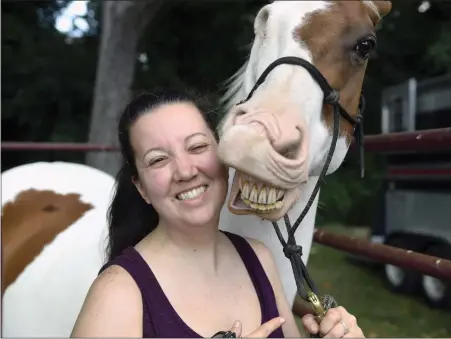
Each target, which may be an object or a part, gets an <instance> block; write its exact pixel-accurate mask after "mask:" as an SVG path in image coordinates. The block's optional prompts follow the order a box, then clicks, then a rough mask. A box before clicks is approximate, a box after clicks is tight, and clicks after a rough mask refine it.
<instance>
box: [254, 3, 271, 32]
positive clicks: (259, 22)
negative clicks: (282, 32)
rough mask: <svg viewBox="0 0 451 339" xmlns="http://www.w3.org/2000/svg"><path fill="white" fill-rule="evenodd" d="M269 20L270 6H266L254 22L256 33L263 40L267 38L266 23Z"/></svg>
mask: <svg viewBox="0 0 451 339" xmlns="http://www.w3.org/2000/svg"><path fill="white" fill-rule="evenodd" d="M268 18H269V5H266V6H264V7H263V8H262V9H260V10H259V11H258V13H257V16H256V17H255V20H254V33H255V35H258V36H259V37H260V38H261V39H264V38H265V36H266V23H267V21H268Z"/></svg>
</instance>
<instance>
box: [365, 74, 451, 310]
mask: <svg viewBox="0 0 451 339" xmlns="http://www.w3.org/2000/svg"><path fill="white" fill-rule="evenodd" d="M445 127H451V74H449V75H445V76H440V77H437V78H432V79H427V80H424V81H419V82H417V81H416V80H415V79H409V80H408V81H406V82H405V83H401V84H399V85H397V86H393V87H389V88H387V89H385V90H384V91H383V95H382V133H383V134H386V133H396V132H415V131H417V132H418V131H421V130H427V129H435V128H445ZM419 137H421V135H419ZM385 159H386V175H385V182H384V185H383V187H382V190H381V195H380V205H379V207H380V210H378V211H377V212H376V213H375V214H376V217H375V218H374V220H373V225H372V241H374V242H379V243H385V244H387V245H391V246H396V247H401V248H404V249H408V250H412V251H415V252H419V253H424V254H429V255H432V256H436V257H441V258H446V259H451V152H449V151H448V152H391V153H386V154H385ZM385 277H386V279H387V281H388V283H389V285H390V287H391V288H392V289H393V290H394V291H396V292H403V293H411V294H414V293H417V292H421V293H423V294H424V296H425V297H426V299H427V301H428V303H429V304H430V305H431V306H436V307H438V306H442V307H445V308H451V282H450V281H440V280H438V279H436V278H433V277H429V276H424V275H421V274H420V273H418V272H416V271H410V270H406V269H402V268H399V267H395V266H393V265H388V264H387V265H385Z"/></svg>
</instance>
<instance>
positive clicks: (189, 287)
mask: <svg viewBox="0 0 451 339" xmlns="http://www.w3.org/2000/svg"><path fill="white" fill-rule="evenodd" d="M207 111H210V110H208V107H207V106H206V105H205V104H204V103H203V102H202V101H200V100H199V99H198V98H193V97H191V96H189V95H187V94H184V93H181V92H176V91H168V92H161V93H158V94H144V95H141V96H139V97H137V98H136V99H135V100H133V101H132V102H131V103H130V104H129V105H128V106H127V107H126V109H125V110H124V113H123V114H122V117H121V118H120V121H119V126H118V137H119V142H120V147H121V153H122V158H123V166H122V169H121V171H120V172H119V174H118V176H117V183H116V191H115V196H114V199H113V202H112V204H111V206H110V211H109V262H108V263H107V264H106V265H105V266H104V267H103V268H102V269H101V273H100V274H99V276H98V277H97V279H96V281H95V282H94V283H93V285H92V287H91V289H90V291H89V293H88V296H87V297H86V300H85V303H84V305H83V308H82V310H81V313H80V315H79V317H78V319H77V322H76V324H75V327H74V330H73V333H72V335H73V336H75V337H96V336H99V337H107V336H124V337H136V336H138V337H143V336H144V337H147V338H148V337H160V338H161V337H211V336H212V335H213V334H214V333H216V332H218V331H219V330H226V331H227V330H229V329H231V328H232V324H233V323H234V321H235V320H237V319H239V320H240V321H241V322H238V323H237V326H235V327H234V328H233V329H232V330H233V331H234V332H236V333H238V335H239V334H240V332H241V330H243V332H244V333H246V334H247V335H249V336H256V337H263V336H265V337H266V336H268V335H269V336H275V337H283V332H282V329H281V328H280V327H281V325H282V323H283V322H285V325H284V327H283V330H284V332H286V333H288V334H291V335H294V336H299V332H298V329H297V326H296V323H295V321H294V318H293V315H292V314H291V311H290V308H289V306H288V303H287V301H286V298H285V295H284V293H283V290H282V287H281V283H280V280H279V278H278V276H277V273H276V269H275V264H274V262H273V260H272V257H271V256H270V253H269V251H268V250H267V249H266V248H265V247H264V246H263V245H261V244H260V243H257V242H256V241H253V240H246V239H244V238H242V237H239V236H237V235H235V234H231V233H227V232H220V231H219V230H218V227H219V215H220V211H221V208H222V206H223V204H224V201H225V199H226V195H227V188H228V174H227V173H228V172H227V168H226V167H225V166H224V165H223V164H222V163H221V162H220V161H219V159H218V157H217V136H216V135H215V132H214V128H213V125H212V123H211V120H210V119H209V117H208V116H207V115H206V114H203V112H207ZM218 305H220V307H218ZM212 310H214V312H212ZM230 310H233V311H230ZM279 315H282V316H284V317H285V318H286V321H285V320H283V321H282V320H281V318H280V317H279Z"/></svg>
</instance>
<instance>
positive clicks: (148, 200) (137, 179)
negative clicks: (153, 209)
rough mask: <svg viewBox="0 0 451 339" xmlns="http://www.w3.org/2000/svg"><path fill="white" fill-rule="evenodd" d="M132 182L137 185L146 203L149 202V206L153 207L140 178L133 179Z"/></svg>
mask: <svg viewBox="0 0 451 339" xmlns="http://www.w3.org/2000/svg"><path fill="white" fill-rule="evenodd" d="M131 179H132V182H133V184H134V185H135V187H136V189H137V190H138V192H139V194H140V195H141V197H142V198H143V199H144V201H145V202H147V203H148V204H149V205H151V204H152V203H151V201H150V199H149V198H148V197H147V195H146V191H145V190H144V189H143V186H142V184H141V181H140V180H139V178H138V177H132V178H131Z"/></svg>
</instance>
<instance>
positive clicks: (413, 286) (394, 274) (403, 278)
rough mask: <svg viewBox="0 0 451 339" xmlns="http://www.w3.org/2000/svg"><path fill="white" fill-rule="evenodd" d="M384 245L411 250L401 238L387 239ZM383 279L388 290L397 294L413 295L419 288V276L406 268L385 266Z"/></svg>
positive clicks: (406, 241)
mask: <svg viewBox="0 0 451 339" xmlns="http://www.w3.org/2000/svg"><path fill="white" fill-rule="evenodd" d="M386 245H389V246H393V247H398V248H403V249H407V250H413V251H414V249H413V248H412V247H413V246H412V244H410V242H409V241H408V239H404V238H402V237H393V238H389V239H388V240H387V241H386ZM384 268H385V278H386V280H387V282H388V284H389V285H390V289H391V290H392V291H394V292H397V293H406V294H414V293H416V292H418V291H419V289H420V287H421V274H420V273H418V272H416V271H414V270H409V269H406V268H402V267H398V266H394V265H390V264H385V267H384Z"/></svg>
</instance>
